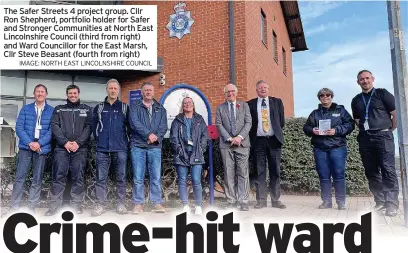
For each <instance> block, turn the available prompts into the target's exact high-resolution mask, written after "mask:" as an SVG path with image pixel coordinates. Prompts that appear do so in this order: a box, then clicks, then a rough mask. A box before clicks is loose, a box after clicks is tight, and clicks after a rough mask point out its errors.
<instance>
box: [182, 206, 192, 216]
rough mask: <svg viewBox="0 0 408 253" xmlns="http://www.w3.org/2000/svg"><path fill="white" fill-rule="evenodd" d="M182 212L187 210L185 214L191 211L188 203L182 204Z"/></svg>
mask: <svg viewBox="0 0 408 253" xmlns="http://www.w3.org/2000/svg"><path fill="white" fill-rule="evenodd" d="M184 212H187V214H189V213H190V212H191V211H190V206H189V205H184V206H183V213H184Z"/></svg>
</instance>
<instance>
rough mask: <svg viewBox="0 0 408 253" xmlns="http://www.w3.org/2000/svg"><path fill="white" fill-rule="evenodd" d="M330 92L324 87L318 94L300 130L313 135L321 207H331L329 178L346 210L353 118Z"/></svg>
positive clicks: (339, 206) (341, 207) (342, 206)
mask: <svg viewBox="0 0 408 253" xmlns="http://www.w3.org/2000/svg"><path fill="white" fill-rule="evenodd" d="M333 96H334V94H333V91H332V90H330V89H328V88H323V89H321V90H319V92H318V93H317V98H318V99H319V101H320V104H319V105H318V108H317V109H315V110H313V111H312V113H311V114H310V115H309V117H308V119H307V121H306V123H305V125H304V127H303V131H304V132H305V134H306V135H307V136H310V137H312V139H311V143H312V145H313V147H314V148H313V153H314V159H315V163H316V171H317V173H318V174H319V179H320V190H321V197H322V200H323V203H322V204H321V205H320V206H319V208H320V209H326V208H332V194H331V192H332V179H333V184H334V190H335V198H336V202H337V207H338V209H339V210H344V209H346V204H345V202H346V179H345V169H346V159H347V139H346V136H347V135H349V134H350V133H351V132H353V130H354V121H353V118H352V117H351V115H350V114H349V113H348V112H347V110H346V109H345V108H344V106H343V105H338V104H336V103H333V102H332V100H333Z"/></svg>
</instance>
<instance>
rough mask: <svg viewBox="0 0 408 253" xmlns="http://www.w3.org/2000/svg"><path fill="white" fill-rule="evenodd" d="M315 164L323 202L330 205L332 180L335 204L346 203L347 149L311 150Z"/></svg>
mask: <svg viewBox="0 0 408 253" xmlns="http://www.w3.org/2000/svg"><path fill="white" fill-rule="evenodd" d="M313 152H314V158H315V163H316V171H317V173H318V174H319V179H320V190H321V197H322V200H323V201H324V202H328V203H332V191H331V190H332V178H333V184H334V190H335V197H336V202H337V203H338V204H339V203H341V204H345V202H346V180H345V169H346V159H347V147H346V146H343V147H338V148H332V149H327V150H323V149H319V148H315V149H314V150H313Z"/></svg>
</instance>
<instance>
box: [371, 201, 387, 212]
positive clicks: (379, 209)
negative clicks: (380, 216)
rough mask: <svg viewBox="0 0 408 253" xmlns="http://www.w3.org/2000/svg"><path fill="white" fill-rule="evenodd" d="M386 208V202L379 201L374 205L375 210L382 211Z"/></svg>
mask: <svg viewBox="0 0 408 253" xmlns="http://www.w3.org/2000/svg"><path fill="white" fill-rule="evenodd" d="M384 209H385V205H384V203H381V202H378V203H377V204H376V205H375V206H374V210H375V211H382V210H384Z"/></svg>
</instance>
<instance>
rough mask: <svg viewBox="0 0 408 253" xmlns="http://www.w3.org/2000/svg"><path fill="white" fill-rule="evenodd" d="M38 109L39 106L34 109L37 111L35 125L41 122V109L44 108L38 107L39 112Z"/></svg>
mask: <svg viewBox="0 0 408 253" xmlns="http://www.w3.org/2000/svg"><path fill="white" fill-rule="evenodd" d="M38 109H39V108H38V107H37V109H36V111H37V125H40V123H41V115H42V112H43V110H44V107H43V108H41V109H40V112H38V111H39V110H38Z"/></svg>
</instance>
